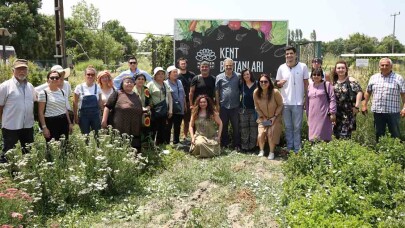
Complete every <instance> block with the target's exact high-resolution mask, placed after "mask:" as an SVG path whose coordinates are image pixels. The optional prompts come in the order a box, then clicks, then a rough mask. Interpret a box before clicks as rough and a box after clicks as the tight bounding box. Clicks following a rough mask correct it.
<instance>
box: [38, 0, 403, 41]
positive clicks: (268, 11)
mask: <svg viewBox="0 0 405 228" xmlns="http://www.w3.org/2000/svg"><path fill="white" fill-rule="evenodd" d="M77 2H79V0H65V1H64V7H65V17H70V15H71V7H72V6H73V5H75V4H77ZM86 2H87V3H88V4H90V3H92V4H94V5H95V6H96V7H97V8H98V9H99V10H100V15H101V22H103V21H108V20H112V19H117V20H119V21H120V22H121V25H123V26H125V27H126V29H127V31H129V32H150V33H157V34H173V24H174V18H183V19H240V20H288V21H289V28H290V29H301V30H302V32H303V36H304V37H305V38H307V39H309V36H310V33H311V32H312V30H315V31H316V34H317V40H320V41H331V40H334V39H337V38H344V39H347V38H348V37H349V35H350V34H353V33H356V32H359V33H363V34H365V35H368V36H372V37H376V38H378V39H379V40H380V39H381V38H383V37H384V36H387V35H391V34H392V32H393V25H394V19H393V17H392V16H390V15H391V14H394V13H398V12H401V14H400V15H399V16H397V17H396V28H395V36H396V37H397V39H398V40H399V41H400V42H401V43H402V44H404V45H405V1H404V0H385V1H383V0H357V1H356V0H352V1H351V0H318V1H316V0H306V1H300V0H280V1H271V0H245V1H242V0H232V1H231V0H202V1H201V0H183V1H179V0H171V1H168V0H143V1H139V0H114V1H110V0H86ZM42 4H43V5H42V9H41V10H40V12H41V13H44V14H48V15H51V14H54V1H51V0H43V1H42ZM100 26H101V25H100ZM135 38H137V39H142V38H143V37H142V36H135Z"/></svg>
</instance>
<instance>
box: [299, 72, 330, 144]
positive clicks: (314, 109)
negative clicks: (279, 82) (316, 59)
mask: <svg viewBox="0 0 405 228" xmlns="http://www.w3.org/2000/svg"><path fill="white" fill-rule="evenodd" d="M322 75H324V74H323V71H322V69H321V68H315V69H312V72H311V79H312V82H310V83H309V86H308V96H307V97H306V102H305V105H306V112H307V117H308V136H309V140H310V141H312V142H314V141H316V140H321V141H326V142H329V141H331V140H332V124H334V123H335V120H336V116H335V113H336V98H335V92H334V90H333V86H332V85H331V83H330V82H327V81H324V80H323V79H322Z"/></svg>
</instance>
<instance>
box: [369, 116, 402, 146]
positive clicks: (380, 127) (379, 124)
mask: <svg viewBox="0 0 405 228" xmlns="http://www.w3.org/2000/svg"><path fill="white" fill-rule="evenodd" d="M400 119H401V115H400V113H399V112H398V113H374V128H375V134H376V139H377V142H378V140H379V138H380V137H381V136H383V135H385V127H386V126H388V130H389V132H390V134H391V136H392V137H394V138H399V137H400V136H401V134H400V129H399V126H400Z"/></svg>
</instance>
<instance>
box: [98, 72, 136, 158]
mask: <svg viewBox="0 0 405 228" xmlns="http://www.w3.org/2000/svg"><path fill="white" fill-rule="evenodd" d="M134 86H135V79H134V77H132V76H129V75H128V76H124V78H123V80H122V82H121V86H120V88H119V90H118V91H116V92H114V93H113V94H112V95H111V96H110V97H109V98H108V101H107V103H106V105H105V108H104V114H103V121H102V123H101V125H102V126H103V127H104V128H105V127H107V119H108V115H110V114H111V113H110V110H114V112H113V113H114V116H113V120H112V126H113V127H114V129H117V130H119V131H120V133H121V134H123V133H126V134H128V135H131V136H133V138H132V142H131V146H132V147H134V148H136V149H137V150H138V152H140V150H141V140H140V138H141V127H142V112H143V108H142V102H141V99H140V98H139V96H138V95H137V94H136V93H135V92H134V91H133V89H134Z"/></svg>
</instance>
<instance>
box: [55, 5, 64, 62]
mask: <svg viewBox="0 0 405 228" xmlns="http://www.w3.org/2000/svg"><path fill="white" fill-rule="evenodd" d="M55 29H56V31H55V32H56V33H55V34H56V37H55V38H56V39H55V46H56V53H55V56H54V57H55V58H56V63H57V64H59V65H61V66H62V67H64V68H65V67H67V60H66V45H65V17H64V14H63V0H55Z"/></svg>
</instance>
